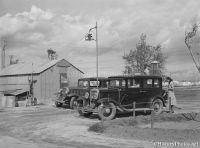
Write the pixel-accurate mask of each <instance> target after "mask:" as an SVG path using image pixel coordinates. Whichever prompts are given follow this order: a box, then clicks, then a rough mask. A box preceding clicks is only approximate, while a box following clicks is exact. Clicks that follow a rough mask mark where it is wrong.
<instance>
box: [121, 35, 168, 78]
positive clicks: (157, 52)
mask: <svg viewBox="0 0 200 148" xmlns="http://www.w3.org/2000/svg"><path fill="white" fill-rule="evenodd" d="M161 49H162V48H161V45H157V46H151V45H148V44H147V43H146V35H145V34H142V35H141V36H140V42H139V43H138V44H136V49H134V50H130V52H129V53H128V54H125V55H124V56H123V57H122V58H123V59H124V60H125V64H126V65H125V70H124V74H134V73H138V72H139V73H144V70H145V68H146V67H150V66H151V62H153V61H158V62H160V64H159V70H160V71H161V73H162V72H163V70H164V68H165V61H166V58H167V57H166V56H165V55H164V54H163V53H162V50H161Z"/></svg>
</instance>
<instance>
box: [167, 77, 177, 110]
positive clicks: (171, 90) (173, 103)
mask: <svg viewBox="0 0 200 148" xmlns="http://www.w3.org/2000/svg"><path fill="white" fill-rule="evenodd" d="M166 80H167V81H168V99H171V106H170V108H171V112H172V113H174V108H175V107H176V97H175V94H174V82H173V79H172V78H170V77H167V78H166Z"/></svg>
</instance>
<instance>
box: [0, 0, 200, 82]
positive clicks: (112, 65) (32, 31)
mask: <svg viewBox="0 0 200 148" xmlns="http://www.w3.org/2000/svg"><path fill="white" fill-rule="evenodd" d="M199 8H200V1H198V0H190V1H188V0H73V1H72V0H42V1H41V0H0V40H1V41H3V40H6V44H7V46H6V55H7V63H8V57H9V55H14V56H15V58H17V59H19V60H20V62H43V61H46V60H48V57H47V49H50V48H51V49H53V50H55V51H56V52H57V53H58V55H59V58H65V59H66V60H68V61H69V62H71V63H72V64H73V65H75V66H76V67H78V68H79V69H81V70H82V71H83V72H84V73H85V76H95V75H96V43H95V41H85V35H86V33H88V30H89V29H90V28H92V27H94V26H95V23H96V22H97V23H98V47H99V73H100V74H99V75H101V76H109V75H119V74H122V71H123V70H124V65H125V63H124V61H123V59H122V56H123V55H124V54H126V53H129V51H130V50H134V49H135V47H136V44H137V43H138V42H139V39H140V35H141V34H142V33H143V34H146V36H147V43H148V44H150V45H153V46H156V45H158V44H160V45H161V46H162V51H163V53H164V54H165V55H166V56H167V57H168V59H167V62H166V74H167V75H171V77H172V78H174V79H175V80H179V81H181V80H190V81H197V80H200V74H199V73H198V71H197V69H196V67H195V65H194V63H193V61H192V58H191V56H190V55H189V51H188V49H187V47H186V45H185V43H184V38H185V32H186V31H190V30H191V26H192V25H193V24H194V23H197V24H199V22H200V9H199ZM92 33H93V35H94V36H95V30H93V32H92ZM199 33H200V32H199V31H198V32H197V36H196V37H195V38H194V39H193V42H192V50H194V51H195V52H194V53H195V54H196V53H198V52H200V46H199V45H200V44H199V41H200V34H199ZM196 58H197V61H199V57H198V56H196Z"/></svg>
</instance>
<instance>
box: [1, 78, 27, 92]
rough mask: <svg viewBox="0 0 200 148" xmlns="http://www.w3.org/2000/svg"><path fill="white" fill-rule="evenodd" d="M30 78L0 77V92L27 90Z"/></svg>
mask: <svg viewBox="0 0 200 148" xmlns="http://www.w3.org/2000/svg"><path fill="white" fill-rule="evenodd" d="M29 79H30V76H9V77H0V91H6V90H16V89H23V90H29V83H28V80H29Z"/></svg>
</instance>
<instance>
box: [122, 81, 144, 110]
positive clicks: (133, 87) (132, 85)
mask: <svg viewBox="0 0 200 148" xmlns="http://www.w3.org/2000/svg"><path fill="white" fill-rule="evenodd" d="M126 84H127V85H126V88H125V90H124V93H123V95H122V97H121V104H122V105H123V106H124V107H125V108H127V109H128V108H133V102H136V107H138V104H137V102H138V101H139V100H140V87H141V82H140V80H139V79H134V78H128V79H127V80H126Z"/></svg>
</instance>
